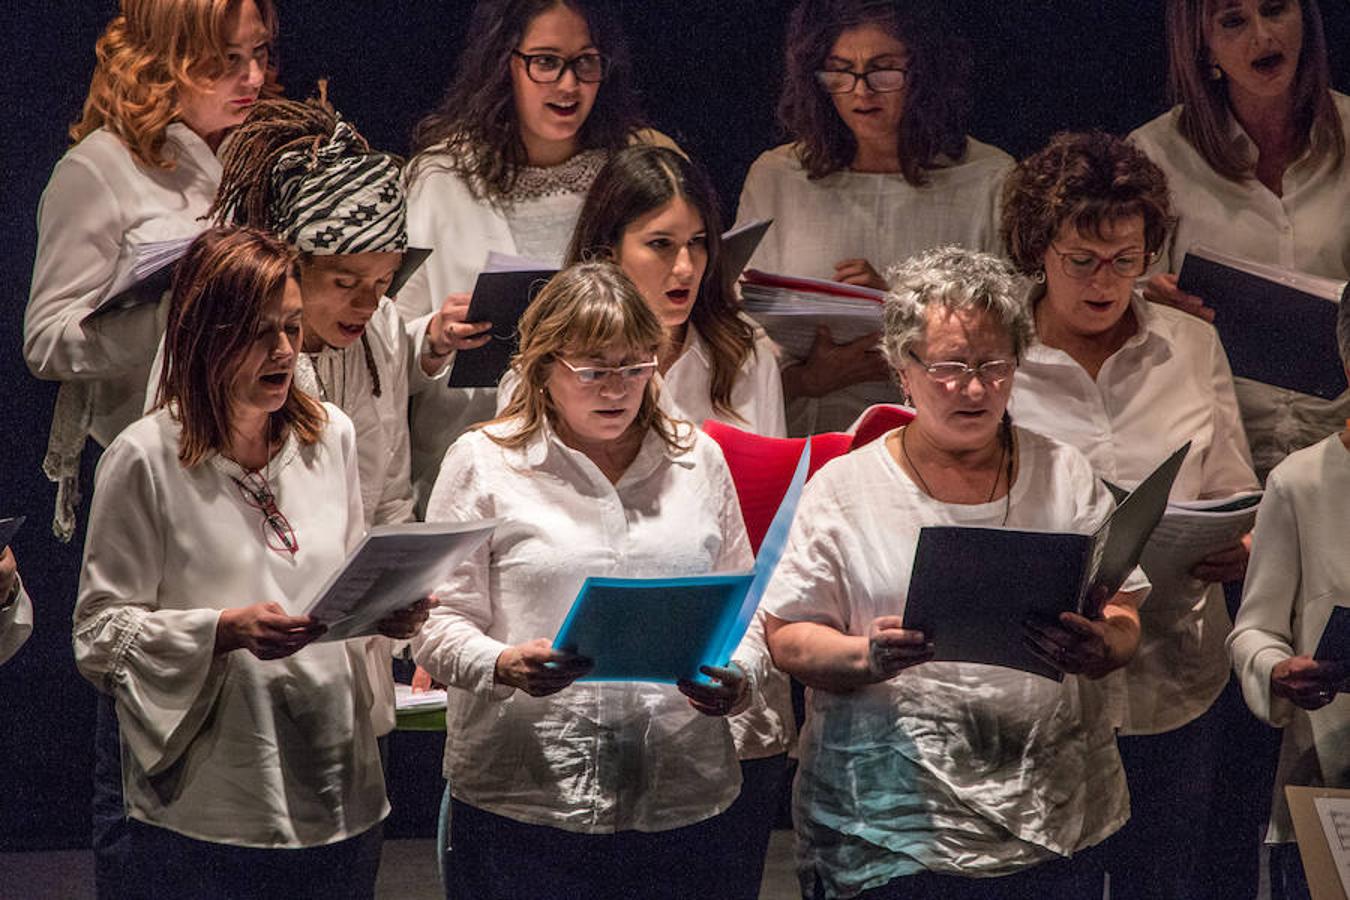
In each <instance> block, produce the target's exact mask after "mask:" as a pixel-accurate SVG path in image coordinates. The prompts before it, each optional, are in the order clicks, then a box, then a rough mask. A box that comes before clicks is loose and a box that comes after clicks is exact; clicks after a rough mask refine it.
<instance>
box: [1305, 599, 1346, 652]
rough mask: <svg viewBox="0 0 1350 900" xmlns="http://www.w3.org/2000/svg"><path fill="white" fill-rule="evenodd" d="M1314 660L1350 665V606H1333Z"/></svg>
mask: <svg viewBox="0 0 1350 900" xmlns="http://www.w3.org/2000/svg"><path fill="white" fill-rule="evenodd" d="M1313 659H1315V660H1317V661H1318V662H1341V663H1350V606H1333V607H1332V608H1331V615H1330V616H1329V617H1328V618H1327V627H1326V628H1324V629H1323V630H1322V638H1321V640H1319V641H1318V642H1317V650H1316V652H1314V653H1313Z"/></svg>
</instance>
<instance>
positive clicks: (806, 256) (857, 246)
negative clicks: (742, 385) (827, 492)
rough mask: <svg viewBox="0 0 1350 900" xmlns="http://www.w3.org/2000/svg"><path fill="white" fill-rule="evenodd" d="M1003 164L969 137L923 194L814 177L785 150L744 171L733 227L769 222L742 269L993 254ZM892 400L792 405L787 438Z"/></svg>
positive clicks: (786, 270)
mask: <svg viewBox="0 0 1350 900" xmlns="http://www.w3.org/2000/svg"><path fill="white" fill-rule="evenodd" d="M1011 167H1012V159H1011V158H1010V157H1009V156H1008V155H1007V154H1006V153H1004V152H1003V151H1002V150H999V149H997V148H995V147H991V146H989V145H988V144H982V143H980V142H979V141H977V140H974V139H973V138H972V139H968V140H967V150H966V155H965V158H964V159H962V160H961V161H960V162H957V163H954V164H950V165H946V166H943V167H940V168H936V169H931V170H929V171H928V172H927V175H928V177H929V183H928V184H926V185H924V186H923V187H915V186H914V185H912V184H910V183H909V182H907V181H905V179H904V178H903V177H902V176H900V175H899V174H878V173H867V172H852V171H848V170H844V171H839V172H834V173H831V174H830V175H827V176H825V177H824V178H818V179H814V180H812V179H810V178H808V177H807V175H806V170H805V169H803V168H802V166H801V163H800V162H798V159H797V154H796V148H795V146H794V145H792V144H784V145H782V146H780V147H775V148H774V149H772V150H769V151H767V152H765V153H763V154H761V155H760V157H759V158H758V159H756V160H755V162H754V164H753V165H751V166H750V171H749V173H748V174H747V175H746V176H745V185H744V187H742V188H741V199H740V207H739V208H738V209H737V212H736V222H737V224H742V225H743V224H745V223H747V222H751V221H754V220H756V219H768V218H771V219H773V220H774V223H773V227H772V228H770V229H769V231H768V233H767V234H765V235H764V240H763V242H761V243H760V245H759V248H758V249H757V250H756V251H755V255H754V257H753V258H752V259H751V260H750V266H751V267H752V268H756V269H762V270H765V271H768V272H777V273H781V274H785V275H804V276H807V277H811V278H833V277H834V264H835V263H837V262H839V261H840V260H843V259H851V258H854V257H861V258H865V259H867V260H868V261H869V262H870V263H871V264H872V265H873V267H875V268H876V270H877V271H878V272H880V273H882V274H883V275H884V274H885V272H886V270H887V269H888V268H889V267H890V266H892V265H894V264H896V263H899V262H903V261H905V260H906V259H908V258H909V257H911V256H913V255H914V254H916V253H919V252H921V251H923V250H927V249H929V248H930V247H937V246H941V245H943V244H959V245H961V246H963V247H967V248H969V249H971V250H982V251H985V252H988V253H995V254H998V253H1001V252H1002V245H1001V243H1000V241H999V236H998V202H999V191H1000V190H1001V188H1002V185H1003V179H1004V176H1005V175H1006V174H1007V172H1008V170H1009V169H1010V168H1011ZM784 362H789V360H784ZM897 402H899V391H898V389H897V388H896V387H895V385H894V384H892V383H891V382H889V381H877V382H869V383H866V384H861V385H853V386H851V387H848V388H844V389H843V390H839V391H836V392H834V393H832V394H830V395H828V396H825V397H820V398H806V397H802V398H797V399H796V400H792V401H789V403H788V411H787V420H788V433H789V434H792V435H795V436H804V435H807V434H815V433H818V432H822V431H844V430H846V429H847V428H848V427H849V426H850V425H851V424H853V421H854V420H855V419H857V417H858V416H859V415H860V414H861V413H862V412H863V410H865V409H867V407H869V406H871V405H872V404H874V403H897Z"/></svg>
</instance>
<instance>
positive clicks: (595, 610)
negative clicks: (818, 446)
mask: <svg viewBox="0 0 1350 900" xmlns="http://www.w3.org/2000/svg"><path fill="white" fill-rule="evenodd" d="M809 463H810V444H809V443H808V444H807V445H806V446H805V447H803V448H802V455H801V459H800V460H798V462H797V469H796V471H795V472H794V473H793V475H792V483H791V484H790V485H789V486H788V490H787V493H786V494H785V495H784V496H783V502H782V503H781V504H779V507H778V512H777V513H776V514H775V515H774V517H773V522H772V523H770V525H769V530H768V532H767V533H766V534H765V536H764V542H763V543H762V544H761V545H760V548H759V556H758V557H757V558H756V559H755V567H754V569H752V570H751V571H749V572H736V573H729V574H717V575H692V576H685V577H680V578H587V579H586V581H585V582H584V583H583V584H582V585H581V591H580V592H579V593H578V594H577V598H576V599H575V600H574V601H572V608H571V609H570V610H569V611H568V613H567V618H566V619H564V620H563V624H562V627H561V628H559V629H558V635H557V637H555V638H554V639H553V646H554V647H557V648H558V649H560V650H566V651H568V652H569V653H576V654H578V655H580V656H585V657H588V658H589V659H591V660H594V662H595V668H593V669H592V670H591V671H590V673H589V674H587V675H586V676H585V678H584V679H582V680H586V681H655V682H663V683H668V684H674V683H675V682H677V681H679V680H680V679H682V678H687V679H690V680H694V681H702V682H707V681H709V679H708V678H707V676H705V675H702V674H700V673H699V667H700V666H724V665H726V664H727V662H729V661H730V659H731V654H732V652H734V651H735V649H736V646H737V645H738V644H740V642H741V638H743V637H745V632H746V630H747V629H748V628H749V627H750V622H751V620H752V619H754V616H755V610H756V609H758V608H759V601H760V598H761V597H763V596H764V590H765V589H766V588H767V587H768V586H769V579H770V578H771V577H773V570H774V569H775V568H777V566H778V560H779V559H780V558H782V556H783V547H784V545H785V544H786V543H787V536H788V531H789V530H790V529H791V527H792V517H793V516H794V515H795V514H796V512H797V503H798V501H800V500H801V496H802V486H803V485H804V484H805V483H806V472H807V468H808V465H809Z"/></svg>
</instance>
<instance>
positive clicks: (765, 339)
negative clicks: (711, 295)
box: [661, 325, 787, 437]
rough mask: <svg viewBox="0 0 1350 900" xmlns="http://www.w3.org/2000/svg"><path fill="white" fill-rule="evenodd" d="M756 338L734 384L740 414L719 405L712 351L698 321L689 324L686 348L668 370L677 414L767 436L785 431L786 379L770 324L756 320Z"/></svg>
mask: <svg viewBox="0 0 1350 900" xmlns="http://www.w3.org/2000/svg"><path fill="white" fill-rule="evenodd" d="M754 329H755V344H754V347H753V349H752V351H751V354H750V358H749V359H747V360H746V361H745V364H744V365H743V366H742V367H741V371H740V372H738V373H737V375H736V380H735V382H734V383H733V384H732V386H731V408H732V412H733V413H734V415H727V413H725V412H723V411H721V410H718V409H715V408H714V407H713V402H712V355H711V354H712V351H711V350H710V349H709V347H708V342H707V341H705V340H704V339H703V335H701V334H699V332H698V329H697V328H695V327H694V326H693V325H690V326H689V329H688V332H687V335H688V336H687V337H686V338H685V342H684V351H683V352H682V353H681V354H680V356H679V358H678V359H676V360H675V363H674V364H673V365H672V366H671V367H670V369H669V370H667V372H666V374H665V377H664V380H663V382H662V385H661V397H662V399H663V400H666V401H668V403H669V408H670V409H671V411H672V412H671V414H672V415H674V416H675V417H677V418H681V419H688V420H689V421H691V422H693V423H694V424H696V425H701V424H703V422H705V421H706V420H708V419H712V420H714V421H717V422H724V423H726V424H728V425H732V426H734V427H736V428H741V429H744V430H745V431H753V432H754V433H755V434H762V435H765V436H767V437H784V436H786V434H787V422H786V420H785V419H784V413H783V379H782V377H781V376H780V375H779V374H778V357H777V355H776V354H775V353H774V344H773V341H771V340H770V339H769V336H768V335H767V334H765V333H764V329H762V328H760V327H759V326H758V325H754Z"/></svg>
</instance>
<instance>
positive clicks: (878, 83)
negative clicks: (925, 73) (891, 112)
mask: <svg viewBox="0 0 1350 900" xmlns="http://www.w3.org/2000/svg"><path fill="white" fill-rule="evenodd" d="M908 73H909V70H908V69H868V70H867V71H866V72H854V71H852V70H850V69H820V70H819V71H817V72H816V81H819V82H820V86H821V87H823V88H824V89H825V93H827V94H851V93H852V92H853V89H854V88H856V87H857V86H858V82H859V81H862V82H863V83H865V84H866V85H867V89H868V90H869V91H871V92H872V93H874V94H890V93H894V92H895V91H898V90H900V89H902V88H903V87H904V86H905V75H907V74H908Z"/></svg>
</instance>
